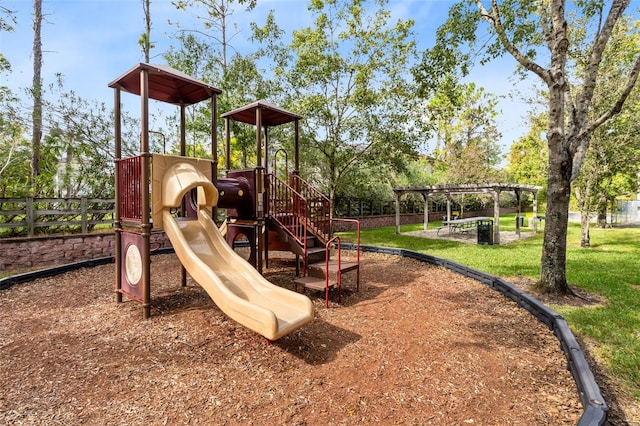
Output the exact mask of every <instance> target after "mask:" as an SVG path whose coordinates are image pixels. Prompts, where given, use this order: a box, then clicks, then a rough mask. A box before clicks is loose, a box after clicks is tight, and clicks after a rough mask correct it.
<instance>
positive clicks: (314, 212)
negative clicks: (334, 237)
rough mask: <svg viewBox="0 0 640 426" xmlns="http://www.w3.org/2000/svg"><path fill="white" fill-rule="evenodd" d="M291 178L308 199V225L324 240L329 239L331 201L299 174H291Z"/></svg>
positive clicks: (295, 187) (299, 191)
mask: <svg viewBox="0 0 640 426" xmlns="http://www.w3.org/2000/svg"><path fill="white" fill-rule="evenodd" d="M289 179H290V186H291V187H292V188H293V189H294V190H295V191H296V192H298V193H299V194H300V195H301V196H302V197H303V198H304V199H305V200H306V203H307V209H308V210H307V216H306V220H307V225H308V226H309V228H311V230H312V232H313V233H314V234H316V235H317V236H318V237H320V238H321V239H322V240H323V241H328V240H329V239H330V238H331V201H330V200H329V199H328V198H327V197H326V196H325V195H324V194H323V193H322V192H320V191H318V190H317V189H316V188H315V187H313V185H311V184H310V183H308V182H307V181H306V180H304V179H302V178H301V177H300V176H299V175H296V174H291V175H290V176H289Z"/></svg>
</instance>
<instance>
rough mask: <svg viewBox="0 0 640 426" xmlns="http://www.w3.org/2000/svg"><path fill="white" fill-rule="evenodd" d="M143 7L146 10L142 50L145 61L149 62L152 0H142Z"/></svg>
mask: <svg viewBox="0 0 640 426" xmlns="http://www.w3.org/2000/svg"><path fill="white" fill-rule="evenodd" d="M142 9H143V10H144V23H145V27H144V30H145V31H144V35H143V42H142V44H143V46H142V50H144V61H145V62H146V63H149V61H150V55H151V0H142Z"/></svg>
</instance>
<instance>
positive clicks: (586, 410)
mask: <svg viewBox="0 0 640 426" xmlns="http://www.w3.org/2000/svg"><path fill="white" fill-rule="evenodd" d="M342 248H344V249H345V250H355V249H356V245H355V244H350V243H343V244H342ZM360 249H361V250H362V251H363V252H369V253H381V254H388V255H393V256H401V257H407V258H410V259H415V260H418V261H420V262H423V263H429V264H432V265H436V266H443V267H445V268H447V269H450V270H451V271H454V272H457V273H459V274H461V275H463V276H465V277H469V278H473V279H475V280H477V281H479V282H481V283H483V284H485V285H487V286H489V287H491V288H493V289H494V290H496V291H499V292H500V293H502V294H503V295H504V296H505V297H507V298H508V299H510V300H512V301H514V302H516V303H517V304H518V305H519V306H520V307H522V308H523V309H525V310H527V311H528V312H529V313H531V314H532V315H533V316H535V317H536V318H537V319H538V320H539V321H541V322H543V323H544V324H546V325H547V327H549V329H550V330H552V331H553V333H554V334H555V336H556V337H557V338H558V341H559V342H560V347H561V348H562V351H563V352H564V354H565V356H566V358H567V362H568V368H569V370H570V371H571V374H572V375H573V379H574V380H575V382H576V386H577V388H578V392H579V395H580V401H581V402H582V407H583V412H582V416H581V417H580V421H579V422H578V426H592V425H593V426H596V425H598V426H600V425H603V424H604V423H605V422H606V420H607V411H608V407H607V404H606V402H605V400H604V398H603V397H602V394H601V393H600V387H599V386H598V384H597V383H596V380H595V376H594V375H593V373H592V372H591V368H590V367H589V364H588V363H587V360H586V358H585V356H584V353H583V352H582V349H581V348H580V345H579V344H578V341H577V340H576V338H575V336H574V335H573V333H572V332H571V329H570V328H569V325H568V324H567V322H566V321H565V319H564V318H563V317H562V316H561V315H559V314H557V313H556V312H554V311H553V310H552V309H550V308H548V307H547V306H546V305H544V304H543V303H541V302H540V301H538V300H536V299H535V298H533V297H532V296H530V295H528V294H527V293H525V292H523V291H522V290H520V289H518V288H517V287H515V286H513V285H512V284H511V283H509V282H508V281H506V280H503V279H502V278H499V277H496V276H494V275H491V274H488V273H486V272H482V271H479V270H477V269H474V268H470V267H468V266H466V265H463V264H461V263H457V262H453V261H450V260H447V259H442V258H439V257H436V256H432V255H429V254H425V253H419V252H416V251H413V250H406V249H399V248H391V247H376V246H360ZM165 253H173V248H172V247H167V248H161V249H158V250H154V251H153V252H152V253H151V254H152V255H153V254H165ZM113 261H114V258H113V256H109V257H101V258H98V259H91V260H83V261H80V262H74V263H69V264H66V265H60V266H54V267H52V268H47V269H41V270H39V271H34V272H26V273H23V274H18V275H13V276H10V277H6V278H2V279H0V290H5V289H8V288H9V287H11V286H12V285H14V284H20V283H25V282H29V281H33V280H35V279H37V278H46V277H52V276H55V275H59V274H63V273H65V272H70V271H74V270H77V269H81V268H90V267H94V266H98V265H104V264H107V263H112V262H113Z"/></svg>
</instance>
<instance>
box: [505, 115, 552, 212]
mask: <svg viewBox="0 0 640 426" xmlns="http://www.w3.org/2000/svg"><path fill="white" fill-rule="evenodd" d="M529 126H530V129H529V131H528V132H527V134H526V135H524V136H522V137H521V138H520V139H518V140H517V141H516V142H514V143H513V144H512V145H511V149H510V150H509V155H508V160H509V161H508V164H507V174H508V176H509V179H510V180H512V181H514V182H518V183H525V184H529V185H537V186H542V187H545V186H546V184H547V175H548V171H547V166H548V164H547V163H548V161H547V159H548V158H549V154H548V152H547V144H546V142H545V139H544V134H545V130H546V127H547V126H546V121H545V117H544V116H543V115H531V116H530V117H529ZM545 199H546V197H545V196H544V191H543V192H542V193H538V200H539V201H544V200H545Z"/></svg>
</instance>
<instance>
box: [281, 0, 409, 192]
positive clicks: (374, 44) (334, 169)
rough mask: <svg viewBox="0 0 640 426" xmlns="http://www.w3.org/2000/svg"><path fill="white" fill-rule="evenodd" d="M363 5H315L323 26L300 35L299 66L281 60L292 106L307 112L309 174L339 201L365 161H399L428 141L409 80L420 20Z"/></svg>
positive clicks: (341, 1)
mask: <svg viewBox="0 0 640 426" xmlns="http://www.w3.org/2000/svg"><path fill="white" fill-rule="evenodd" d="M365 3H366V2H364V1H361V0H337V1H321V0H314V1H312V2H311V4H310V6H309V10H310V11H311V13H313V14H314V15H315V26H314V27H313V28H312V27H308V28H302V29H300V30H297V31H294V32H293V39H292V42H291V44H290V46H289V49H290V51H291V56H292V61H291V62H290V63H288V64H284V63H282V62H276V65H277V66H278V67H279V68H278V69H276V75H278V76H281V77H282V79H283V81H282V86H283V87H286V88H287V95H286V96H287V98H288V103H289V105H291V109H293V110H295V111H296V112H297V113H299V114H300V115H302V116H303V117H304V118H305V119H304V120H303V122H302V127H303V130H304V137H303V138H301V146H302V150H301V151H302V153H303V154H304V155H305V156H307V158H313V160H315V161H314V162H313V163H312V164H310V163H307V164H308V166H309V167H308V168H307V172H308V173H306V174H307V175H313V178H310V179H311V181H312V182H313V183H315V184H318V185H319V186H320V187H321V188H322V189H323V190H325V191H326V192H327V193H328V194H329V196H330V198H331V200H334V199H335V196H336V194H337V193H339V192H340V191H345V192H346V191H347V188H348V183H349V179H348V177H349V172H350V170H352V169H355V168H356V167H357V166H359V165H361V164H362V163H363V162H364V161H368V162H370V163H374V162H375V163H377V166H378V167H384V166H385V165H393V164H399V162H396V160H399V159H400V158H402V156H403V155H405V154H407V153H410V152H411V153H412V152H413V151H414V148H415V146H416V145H417V144H418V142H419V141H420V139H419V138H418V137H417V136H416V135H415V134H414V133H413V132H412V128H411V123H412V122H413V121H414V120H413V119H412V118H410V116H411V114H412V113H417V112H418V110H417V108H416V106H415V105H414V104H412V101H413V96H412V95H413V93H414V92H413V90H412V88H411V87H410V84H409V82H408V79H407V76H405V75H404V73H405V70H406V69H407V66H408V65H407V64H408V63H409V61H410V59H411V58H412V55H413V54H414V48H415V47H414V41H413V40H412V39H411V27H412V25H413V21H410V20H409V21H402V20H398V21H397V22H395V23H391V22H390V13H389V12H388V11H386V10H384V9H383V6H384V5H385V4H386V1H377V2H375V4H376V5H377V6H379V8H378V9H377V10H372V8H367V7H365Z"/></svg>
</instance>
